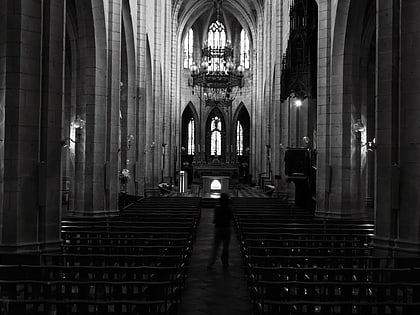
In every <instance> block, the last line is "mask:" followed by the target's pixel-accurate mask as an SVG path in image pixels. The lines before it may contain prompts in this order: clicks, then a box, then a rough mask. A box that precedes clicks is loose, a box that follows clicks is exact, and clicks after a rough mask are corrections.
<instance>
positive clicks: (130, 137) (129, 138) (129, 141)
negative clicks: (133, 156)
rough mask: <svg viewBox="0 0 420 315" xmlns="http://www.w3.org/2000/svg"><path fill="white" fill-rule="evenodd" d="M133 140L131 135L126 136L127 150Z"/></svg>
mask: <svg viewBox="0 0 420 315" xmlns="http://www.w3.org/2000/svg"><path fill="white" fill-rule="evenodd" d="M133 140H134V136H133V135H129V136H127V151H128V150H130V149H131V142H132V141H133Z"/></svg>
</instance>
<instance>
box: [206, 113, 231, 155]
mask: <svg viewBox="0 0 420 315" xmlns="http://www.w3.org/2000/svg"><path fill="white" fill-rule="evenodd" d="M216 116H217V117H219V118H220V122H221V129H222V130H221V155H220V158H219V157H217V158H218V159H219V160H220V161H223V162H225V161H226V152H227V150H226V134H227V130H226V128H227V124H226V119H225V116H224V115H223V112H222V111H221V110H220V109H219V108H218V107H215V108H213V109H212V110H211V111H210V112H209V114H208V115H207V120H206V128H205V130H206V131H205V146H206V151H205V152H206V161H207V162H211V161H212V160H213V159H214V158H215V156H214V152H211V122H212V119H213V118H214V117H216Z"/></svg>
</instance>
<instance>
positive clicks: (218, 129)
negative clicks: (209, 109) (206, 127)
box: [210, 116, 222, 155]
mask: <svg viewBox="0 0 420 315" xmlns="http://www.w3.org/2000/svg"><path fill="white" fill-rule="evenodd" d="M210 131H211V148H210V150H211V151H210V152H211V155H221V154H222V122H221V121H220V118H219V117H217V116H215V117H213V118H212V120H211V126H210Z"/></svg>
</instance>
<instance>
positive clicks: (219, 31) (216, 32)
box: [207, 21, 226, 71]
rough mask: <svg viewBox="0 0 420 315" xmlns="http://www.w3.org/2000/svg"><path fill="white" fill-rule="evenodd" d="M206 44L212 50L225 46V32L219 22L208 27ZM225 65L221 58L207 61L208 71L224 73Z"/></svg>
mask: <svg viewBox="0 0 420 315" xmlns="http://www.w3.org/2000/svg"><path fill="white" fill-rule="evenodd" d="M207 43H208V46H209V47H212V48H223V47H225V45H226V31H225V26H224V25H223V24H222V23H221V22H220V21H216V22H213V23H212V24H211V25H210V27H209V32H208V35H207ZM225 68H226V67H225V65H224V63H223V58H222V57H219V58H212V59H211V60H209V70H210V71H225V70H226V69H225Z"/></svg>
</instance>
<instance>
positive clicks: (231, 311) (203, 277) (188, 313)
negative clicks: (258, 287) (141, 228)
mask: <svg viewBox="0 0 420 315" xmlns="http://www.w3.org/2000/svg"><path fill="white" fill-rule="evenodd" d="M212 219H213V209H208V208H204V209H202V212H201V220H200V226H199V227H198V231H197V238H196V241H195V244H194V250H193V253H192V259H191V264H190V266H189V270H188V279H187V281H186V288H185V290H184V292H183V298H182V303H181V307H180V312H179V314H180V315H204V314H205V315H252V314H253V312H252V305H251V302H250V299H249V293H248V289H247V282H246V277H245V274H244V269H243V266H242V261H241V257H240V251H239V245H238V242H237V239H236V235H235V234H234V233H232V238H231V244H230V259H229V263H230V267H229V268H228V269H226V270H224V269H223V268H222V263H221V261H220V254H221V248H220V251H219V258H218V260H217V261H216V263H215V265H214V267H213V269H211V270H207V268H206V266H207V260H208V257H209V254H210V250H211V245H212V240H213V224H212Z"/></svg>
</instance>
